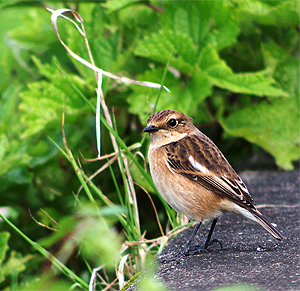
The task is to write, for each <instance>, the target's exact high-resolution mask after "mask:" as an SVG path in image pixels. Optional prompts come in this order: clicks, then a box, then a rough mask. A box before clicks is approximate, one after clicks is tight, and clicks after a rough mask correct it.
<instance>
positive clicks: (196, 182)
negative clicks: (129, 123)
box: [144, 110, 283, 261]
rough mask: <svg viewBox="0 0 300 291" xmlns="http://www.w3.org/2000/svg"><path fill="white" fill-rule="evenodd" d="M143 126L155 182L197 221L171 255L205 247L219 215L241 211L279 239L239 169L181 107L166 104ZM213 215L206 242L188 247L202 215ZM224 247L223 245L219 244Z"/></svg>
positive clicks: (169, 199)
mask: <svg viewBox="0 0 300 291" xmlns="http://www.w3.org/2000/svg"><path fill="white" fill-rule="evenodd" d="M144 132H149V133H150V147H149V153H148V159H149V165H150V172H151V175H152V179H153V182H154V184H155V186H156V188H157V190H158V192H159V193H160V194H161V196H162V197H163V198H164V199H165V200H166V202H167V203H168V204H169V205H170V206H171V207H172V208H174V209H175V210H176V211H177V212H180V213H183V214H184V215H186V216H187V217H189V218H190V219H194V220H196V221H198V223H197V225H196V226H195V229H194V231H193V233H192V235H191V237H190V239H189V240H188V242H187V244H186V246H185V247H184V249H183V250H182V251H181V252H179V253H178V255H177V256H175V257H174V258H171V259H169V260H167V261H171V260H176V259H178V258H181V257H182V256H184V255H187V254H193V253H195V252H196V251H199V250H206V249H207V247H208V246H210V245H212V244H213V243H215V242H218V243H219V244H220V245H221V243H220V242H219V241H218V240H217V239H213V240H211V236H212V233H213V230H214V227H215V225H216V223H217V220H218V217H219V216H220V215H221V214H222V213H224V212H235V213H239V214H241V215H243V216H245V217H246V218H248V219H250V220H252V221H255V222H257V223H258V224H260V225H261V226H262V227H263V228H264V229H265V230H267V231H268V232H269V233H270V234H271V235H272V236H273V237H274V238H276V239H277V240H282V239H283V237H282V235H281V234H280V233H279V232H278V231H277V230H276V229H275V228H274V226H273V225H272V224H271V223H269V222H268V221H267V220H266V219H265V218H264V217H263V216H262V214H261V213H260V212H259V211H258V210H257V208H256V207H255V204H254V201H253V199H252V197H251V195H250V193H249V191H248V189H247V187H246V185H245V184H244V182H243V181H242V179H241V178H240V177H239V175H238V174H237V173H236V172H235V171H234V169H233V168H232V167H231V166H230V164H229V163H228V161H227V160H226V158H225V157H224V155H223V154H222V153H221V151H220V150H219V149H218V147H217V146H216V145H215V144H214V143H213V142H212V141H211V140H210V139H209V138H208V137H207V136H206V135H204V134H203V133H202V132H201V131H199V130H198V129H197V128H196V127H195V126H194V125H193V123H192V119H191V118H190V117H188V116H186V115H184V114H183V113H181V112H178V111H174V110H163V111H159V112H156V113H154V114H153V115H151V116H150V117H149V119H148V121H147V127H146V128H145V129H144ZM207 219H213V222H212V225H211V228H210V231H209V234H208V236H207V239H206V241H205V243H204V244H203V245H202V246H200V245H197V247H196V248H194V249H190V244H191V241H192V239H193V237H194V236H195V235H196V233H197V231H198V229H199V227H200V225H201V223H202V221H204V220H207ZM221 248H222V245H221Z"/></svg>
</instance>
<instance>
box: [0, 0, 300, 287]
mask: <svg viewBox="0 0 300 291" xmlns="http://www.w3.org/2000/svg"><path fill="white" fill-rule="evenodd" d="M46 7H48V8H51V9H54V10H56V9H60V8H71V9H74V10H76V11H77V12H79V13H80V15H81V16H82V18H83V19H84V25H85V30H86V34H87V37H88V40H89V44H90V47H91V51H92V54H93V57H94V60H95V64H96V66H98V67H99V68H102V69H103V70H105V71H108V72H111V73H113V74H116V75H119V76H126V77H128V78H132V79H136V80H140V81H152V82H156V83H159V84H160V83H161V81H162V77H163V74H164V71H165V69H166V66H167V63H168V60H169V58H170V56H171V52H172V51H173V54H172V56H171V60H170V63H169V67H168V69H167V74H166V77H165V80H164V85H166V86H167V87H168V88H169V89H170V90H171V93H168V92H165V91H162V92H161V95H160V99H159V102H158V106H157V110H162V109H174V110H179V111H182V112H184V113H185V114H186V115H189V116H191V117H193V119H194V123H195V124H196V125H197V126H198V127H199V128H200V130H202V131H203V132H204V133H205V134H207V135H208V136H209V137H210V138H211V139H212V140H213V141H214V142H215V143H216V144H217V145H218V146H219V147H220V149H221V150H222V151H223V153H224V154H225V156H226V157H227V158H228V160H229V161H230V162H231V163H232V164H233V166H235V167H236V168H237V169H238V170H246V169H250V168H251V167H252V164H251V159H252V161H253V159H254V160H255V157H256V159H260V157H261V155H262V156H267V157H268V159H269V160H270V161H271V167H272V168H274V169H275V168H277V169H282V170H292V169H293V167H294V165H295V164H293V162H295V161H297V160H299V157H300V153H299V145H300V144H299V141H300V140H299V5H298V3H297V1H258V0H248V1H152V0H151V1H121V0H115V1H107V2H106V1H103V2H102V1H74V2H73V1H12V0H11V1H0V16H1V18H0V19H1V21H0V52H1V54H0V72H1V77H0V92H1V99H0V162H1V167H0V195H1V196H0V197H1V199H0V212H1V213H2V214H3V215H4V216H5V217H7V218H9V219H10V220H11V221H12V222H13V223H14V225H15V226H16V227H17V228H18V229H20V230H21V231H22V232H24V233H25V234H26V235H27V236H28V237H30V238H31V239H32V240H33V241H36V242H38V244H39V245H40V246H43V247H45V248H46V249H48V250H49V251H50V252H51V253H52V254H54V255H55V256H57V257H58V258H59V259H60V260H61V261H62V262H63V263H64V264H65V265H66V266H68V267H69V268H70V269H71V270H72V271H73V272H74V273H76V274H77V275H78V276H80V277H81V278H82V279H83V280H84V281H86V282H88V280H89V277H90V270H89V268H88V267H87V265H88V266H93V267H97V264H99V263H101V258H98V256H99V257H101V256H102V257H103V256H104V255H105V254H106V255H107V256H108V257H109V256H110V252H111V253H112V255H111V256H113V254H114V253H116V252H118V250H119V247H120V244H121V242H123V241H124V237H125V236H126V235H125V236H124V235H123V232H122V226H121V225H120V223H119V222H118V220H117V218H116V213H118V211H119V210H114V211H112V212H111V213H109V215H104V216H105V221H106V222H107V227H104V228H103V229H102V228H101V229H97V227H95V225H97V224H99V222H98V220H96V219H95V218H94V217H93V207H90V205H89V203H88V201H87V200H88V199H86V198H84V197H82V195H81V196H80V195H79V201H78V200H77V199H76V195H77V194H78V190H79V187H80V186H81V183H80V181H79V180H78V178H77V177H76V174H75V172H74V171H73V169H72V165H71V164H70V163H69V162H68V160H67V159H66V158H65V157H64V156H63V155H62V154H61V152H60V151H59V149H58V148H57V147H56V146H55V144H54V143H53V142H52V141H51V140H50V139H49V137H50V138H51V139H52V140H53V141H55V142H56V143H57V145H59V146H62V147H63V138H62V113H63V112H64V113H65V125H64V129H65V133H66V139H67V142H68V146H69V148H70V150H71V151H72V152H73V155H74V157H75V159H77V158H78V159H80V163H81V165H82V167H83V168H84V171H85V173H86V175H87V176H90V175H91V174H93V173H95V172H96V171H97V170H98V169H99V168H100V167H101V166H103V165H104V164H105V163H106V160H104V161H102V162H99V161H98V162H93V163H91V162H87V161H85V160H84V159H83V158H82V156H81V154H82V155H83V156H84V157H85V158H95V157H96V156H97V151H96V138H95V112H94V111H93V110H91V108H90V107H89V105H88V104H87V102H86V101H85V100H84V99H83V98H82V95H84V96H85V98H87V99H88V100H89V101H90V102H91V103H92V104H93V105H95V104H96V92H95V88H96V87H97V83H96V80H95V76H94V72H93V71H92V70H90V69H88V68H86V67H84V66H83V65H82V64H80V63H79V62H78V61H76V60H74V59H73V58H72V57H71V56H70V55H69V54H68V53H67V52H66V50H65V49H64V48H63V46H62V45H61V44H60V42H59V40H58V39H57V37H56V35H55V33H54V31H53V28H52V26H51V21H50V17H51V13H50V12H48V11H47V10H46ZM58 27H59V32H60V34H61V37H62V39H63V40H64V42H65V43H66V44H67V45H68V47H69V48H70V49H72V50H73V51H74V52H75V53H76V54H78V55H79V56H81V57H83V58H84V59H86V60H89V58H88V52H87V50H86V46H85V43H84V40H83V38H82V37H81V36H80V34H79V33H78V31H77V30H76V29H75V28H74V26H72V25H71V24H70V23H69V22H67V21H65V20H63V19H59V21H58ZM102 89H103V93H104V98H105V101H106V104H107V106H108V108H109V111H110V113H111V116H114V118H115V129H116V130H117V132H118V134H119V136H120V137H121V138H122V140H123V141H124V142H125V144H126V145H127V146H130V145H132V144H135V143H137V142H141V141H142V146H141V148H139V149H138V150H139V151H140V152H141V154H142V155H144V156H145V157H146V152H147V140H145V142H144V140H143V135H142V129H143V127H144V126H145V124H146V121H147V118H148V117H149V115H150V114H151V112H152V110H153V108H154V104H155V102H156V99H157V96H158V90H156V89H150V88H146V87H141V86H137V85H128V84H123V83H120V82H118V81H115V80H112V79H109V78H107V77H104V78H103V88H102ZM79 91H80V92H81V93H79ZM101 140H102V144H101V147H102V152H103V154H109V153H111V152H113V151H114V149H113V147H112V145H111V141H110V138H109V132H108V131H107V130H106V129H104V128H103V130H102V137H101ZM262 153H264V154H262ZM253 157H254V158H253ZM257 157H258V158H257ZM137 160H138V162H139V163H140V164H141V165H142V166H143V164H144V162H143V159H142V158H137ZM265 167H269V164H268V165H265ZM130 170H131V174H132V177H133V179H134V182H136V183H139V184H140V185H142V186H143V187H144V188H146V189H147V190H148V192H150V193H153V192H154V190H153V189H152V188H151V186H149V184H148V183H146V182H145V181H144V180H143V177H142V175H141V173H140V172H139V171H138V170H137V168H136V166H135V165H134V164H133V165H132V166H131V168H130ZM112 172H113V173H114V175H112V174H111V173H112ZM93 181H94V183H95V185H97V186H98V187H99V188H100V189H101V191H102V192H103V193H105V195H106V196H107V197H108V198H109V199H110V200H111V201H113V202H114V203H115V204H116V205H118V204H119V203H118V201H119V200H118V191H117V190H116V186H115V184H116V183H117V184H119V187H120V193H123V192H124V191H125V190H124V185H123V182H122V173H121V171H120V170H118V165H117V163H116V162H115V163H114V164H112V166H111V169H110V170H109V169H107V170H105V171H103V172H101V174H100V175H97V176H96V178H95V179H94V180H93ZM136 191H137V197H138V205H139V209H140V212H139V215H140V221H141V226H140V227H141V229H140V230H141V233H143V232H144V231H145V230H147V238H153V237H157V236H159V235H160V232H159V229H158V227H157V223H156V222H155V214H154V211H152V210H151V211H149V210H148V209H150V208H151V209H152V206H151V203H150V201H149V199H148V198H147V196H146V195H145V193H144V191H142V190H141V188H139V187H137V189H136ZM153 200H154V203H155V205H156V206H157V210H158V216H159V218H160V220H161V222H162V225H163V227H164V228H165V227H166V225H167V215H166V212H165V210H164V207H163V206H162V204H161V202H160V200H159V199H158V197H157V196H156V195H153ZM97 205H98V207H101V206H102V205H103V202H101V201H97ZM37 221H38V222H40V223H37ZM41 224H43V225H41ZM104 224H105V223H104ZM44 226H47V227H48V228H46V227H44ZM80 227H81V228H82V229H84V230H85V232H84V234H82V232H81V228H80ZM50 228H54V229H56V230H58V231H53V230H51V229H50ZM0 231H1V232H0V267H1V270H0V289H1V290H5V289H6V290H20V289H24V290H25V289H26V288H32V289H34V288H37V290H38V289H39V288H41V287H33V286H35V285H34V284H37V283H34V282H36V279H37V278H40V277H41V274H45V273H47V272H48V271H49V270H50V269H51V264H50V263H49V262H48V261H46V260H45V259H44V258H42V257H41V256H40V255H39V254H38V253H36V252H35V251H34V250H33V249H32V247H31V246H29V245H28V243H27V242H26V241H24V240H23V239H22V238H21V237H20V235H19V234H18V233H16V232H14V231H12V229H11V228H10V227H9V226H8V225H7V224H6V223H4V222H3V221H1V222H0ZM97 234H98V235H97ZM76 235H78V236H79V237H80V236H84V237H85V240H86V241H88V243H86V245H87V246H86V247H83V249H84V250H82V251H80V250H81V247H80V246H79V245H77V244H76V243H75V244H74V243H73V242H72V240H70V237H73V236H76ZM99 236H100V237H101V236H102V238H101V239H100V238H99ZM104 237H105V239H106V240H104V241H105V242H103V238H104ZM93 239H95V240H96V241H98V240H102V242H103V244H102V245H100V246H99V244H98V242H97V243H93V241H94V240H93ZM127 239H128V237H127ZM112 241H114V242H116V244H115V245H113V246H111V243H110V242H112ZM107 245H110V247H108V248H107V250H106V247H105V246H107ZM98 247H99V248H100V250H99V249H98ZM95 254H98V255H95ZM95 256H96V258H95ZM107 260H108V261H109V259H107ZM87 262H89V263H87ZM137 269H138V268H137ZM137 269H136V271H138V270H137ZM109 272H110V273H109ZM108 273H109V274H110V275H108V277H109V280H111V281H112V280H113V279H114V272H113V271H108ZM55 275H57V278H61V280H63V281H59V282H60V283H59V284H61V285H58V286H59V287H57V288H62V286H66V288H69V287H70V286H71V284H72V282H71V283H70V281H64V280H67V279H65V277H64V276H58V274H56V273H55ZM131 275H133V274H131ZM128 277H130V275H127V279H128ZM43 280H44V281H43ZM109 280H108V281H109ZM41 282H48V283H47V284H50V283H49V280H48V281H47V278H46V279H41V281H40V283H39V284H41V285H39V286H44V288H45V289H44V290H47V289H49V290H54V289H55V288H56V287H55V286H54V285H53V284H54V283H53V282H52V283H51V284H50V285H49V287H47V288H46V287H45V286H46V285H43V284H44V283H41ZM45 284H46V283H45ZM26 286H27V287H26ZM28 286H29V287H28ZM81 287H82V286H81ZM51 288H52V289H51ZM74 288H76V287H74ZM99 288H100V287H99Z"/></svg>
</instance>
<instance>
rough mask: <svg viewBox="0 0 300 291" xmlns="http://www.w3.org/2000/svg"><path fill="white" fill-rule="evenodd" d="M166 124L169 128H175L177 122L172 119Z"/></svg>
mask: <svg viewBox="0 0 300 291" xmlns="http://www.w3.org/2000/svg"><path fill="white" fill-rule="evenodd" d="M168 124H169V126H171V127H175V126H177V125H178V120H176V119H174V118H172V119H170V120H169V122H168Z"/></svg>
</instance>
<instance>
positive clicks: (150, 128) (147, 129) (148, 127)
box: [143, 125, 159, 132]
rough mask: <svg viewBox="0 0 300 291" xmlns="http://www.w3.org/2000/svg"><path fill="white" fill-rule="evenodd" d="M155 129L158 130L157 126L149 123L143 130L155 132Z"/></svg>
mask: <svg viewBox="0 0 300 291" xmlns="http://www.w3.org/2000/svg"><path fill="white" fill-rule="evenodd" d="M155 131H159V128H158V127H156V126H154V125H149V126H147V127H145V128H144V130H143V132H155Z"/></svg>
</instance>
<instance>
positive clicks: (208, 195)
mask: <svg viewBox="0 0 300 291" xmlns="http://www.w3.org/2000/svg"><path fill="white" fill-rule="evenodd" d="M148 159H149V165H150V172H151V175H152V179H153V182H154V184H155V186H156V188H157V190H158V192H159V193H160V195H161V196H162V197H163V199H164V200H165V201H166V202H167V203H168V204H169V205H170V206H171V207H172V208H174V209H175V210H176V211H177V212H180V213H182V214H184V215H186V216H187V217H189V218H190V219H195V220H198V221H200V220H201V221H202V220H204V219H208V218H212V217H217V216H219V215H220V214H221V212H220V210H219V208H218V204H219V203H220V197H219V196H217V195H215V194H214V193H212V192H211V191H209V190H207V189H206V188H204V187H202V186H201V185H200V184H198V183H197V182H195V181H192V180H190V179H188V178H186V177H184V176H183V175H181V174H179V173H177V172H175V171H174V170H173V169H172V168H170V167H169V165H168V162H167V155H166V152H165V149H164V147H161V148H153V149H150V150H149V153H148Z"/></svg>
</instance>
